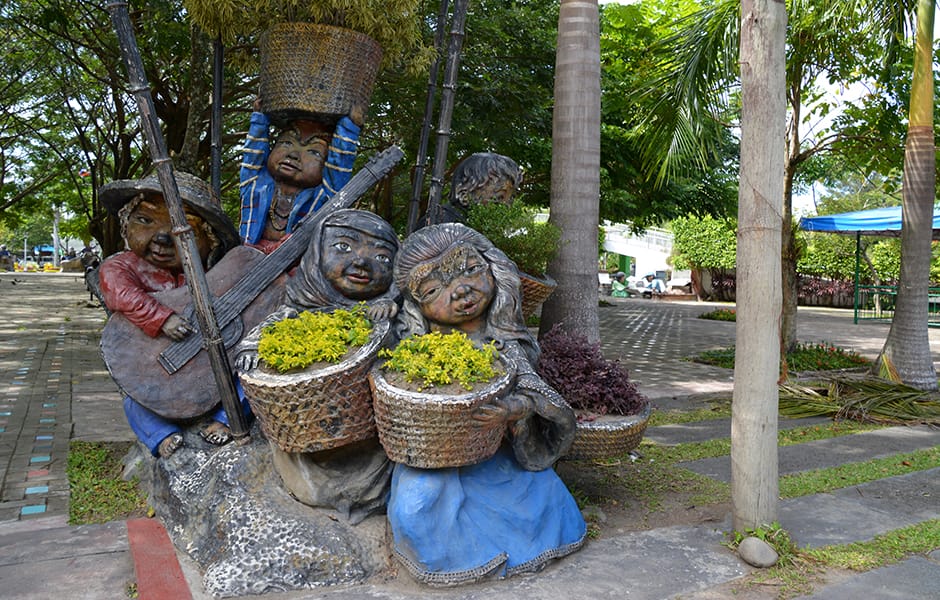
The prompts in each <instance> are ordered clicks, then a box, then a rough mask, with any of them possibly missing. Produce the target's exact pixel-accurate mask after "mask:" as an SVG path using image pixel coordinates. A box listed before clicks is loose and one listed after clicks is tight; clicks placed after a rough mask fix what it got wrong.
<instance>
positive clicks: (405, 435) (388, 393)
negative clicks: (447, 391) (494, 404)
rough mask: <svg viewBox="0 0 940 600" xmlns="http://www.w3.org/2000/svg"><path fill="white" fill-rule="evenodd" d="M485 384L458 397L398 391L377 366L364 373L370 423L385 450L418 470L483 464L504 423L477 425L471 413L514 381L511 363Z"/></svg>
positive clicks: (497, 442)
mask: <svg viewBox="0 0 940 600" xmlns="http://www.w3.org/2000/svg"><path fill="white" fill-rule="evenodd" d="M501 363H502V365H503V368H504V372H503V373H502V374H501V375H499V376H498V377H497V378H496V379H495V380H494V381H493V382H491V383H490V384H489V385H488V386H487V387H485V388H483V389H481V390H479V391H476V392H470V393H466V394H461V395H457V396H454V395H441V394H433V393H427V392H414V391H411V390H405V389H401V388H399V387H395V386H393V385H392V384H390V383H389V381H388V380H387V379H386V378H385V376H384V374H383V373H382V369H381V368H380V366H379V365H376V366H375V367H373V368H372V371H371V372H370V373H369V382H370V383H371V385H372V397H373V402H374V406H375V423H376V425H377V426H378V430H379V441H380V442H381V443H382V447H383V448H385V453H386V454H388V457H389V458H390V459H392V460H393V461H395V462H398V463H402V464H405V465H408V466H409V467H416V468H419V469H439V468H443V467H460V466H464V465H472V464H476V463H480V462H483V461H484V460H486V459H488V458H489V457H491V456H493V454H495V453H496V451H497V450H498V449H499V445H500V443H501V442H502V439H503V436H504V435H505V433H506V425H505V423H500V424H498V425H492V426H486V427H480V426H478V425H475V424H474V421H473V419H472V418H471V416H470V415H471V413H472V412H473V410H474V409H475V408H476V407H478V406H482V405H483V404H486V403H488V402H491V401H492V400H494V399H496V398H500V397H502V396H504V395H505V394H506V393H507V392H508V391H509V389H510V388H511V386H512V384H513V382H514V381H515V369H514V367H513V366H512V365H511V364H509V363H507V362H505V361H501Z"/></svg>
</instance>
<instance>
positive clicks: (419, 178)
mask: <svg viewBox="0 0 940 600" xmlns="http://www.w3.org/2000/svg"><path fill="white" fill-rule="evenodd" d="M449 6H450V3H449V1H448V0H441V8H440V11H439V12H438V13H437V30H435V32H434V51H435V53H436V56H435V57H434V62H433V63H431V72H430V74H429V75H428V97H427V100H425V103H424V120H423V121H422V122H421V138H420V141H419V142H418V154H417V157H416V158H415V175H414V182H413V184H412V186H411V205H410V206H409V209H408V230H407V231H408V234H409V235H410V234H411V233H413V232H414V230H415V229H417V228H418V212H419V211H420V209H421V192H422V191H423V190H424V165H425V163H426V162H427V160H428V138H429V137H430V136H431V118H432V117H433V115H434V100H435V97H436V96H437V76H438V71H439V70H440V66H441V49H442V48H443V46H444V28H445V27H446V26H447V10H448V8H449Z"/></svg>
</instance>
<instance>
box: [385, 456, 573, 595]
mask: <svg viewBox="0 0 940 600" xmlns="http://www.w3.org/2000/svg"><path fill="white" fill-rule="evenodd" d="M388 520H389V522H390V524H391V528H392V534H393V535H394V538H395V553H396V555H397V556H398V557H399V559H400V560H401V561H402V562H403V563H404V564H405V566H406V567H407V568H408V570H409V571H410V572H411V574H412V575H413V576H414V577H415V578H416V579H418V580H419V581H422V582H424V583H428V584H432V585H433V584H438V585H453V584H456V583H466V582H470V581H474V580H477V579H480V578H483V577H485V576H487V575H490V574H495V575H497V576H500V577H507V576H510V575H514V574H516V573H523V572H527V571H537V570H539V569H541V568H542V567H543V566H544V565H545V563H546V562H548V561H549V560H551V559H553V558H558V557H561V556H565V555H566V554H569V553H571V552H574V551H575V550H577V549H578V548H580V547H581V545H582V544H583V543H584V539H585V534H586V532H587V525H586V524H585V522H584V518H583V517H582V516H581V511H580V510H578V505H577V503H576V502H575V500H574V498H573V497H572V496H571V493H569V492H568V489H567V488H566V487H565V484H564V483H563V482H562V481H561V479H560V478H559V477H558V475H557V474H556V473H555V471H554V469H545V470H544V471H526V470H525V469H523V468H522V467H521V466H519V463H517V462H516V460H515V458H513V455H512V451H511V450H510V449H509V448H508V447H507V446H506V445H503V447H502V448H500V450H499V451H498V452H497V453H496V454H495V455H494V456H493V457H492V458H490V459H489V460H487V461H485V462H483V463H480V464H477V465H471V466H468V467H458V468H448V469H415V468H412V467H407V466H405V465H402V464H396V465H395V470H394V472H393V474H392V488H391V494H390V498H389V504H388Z"/></svg>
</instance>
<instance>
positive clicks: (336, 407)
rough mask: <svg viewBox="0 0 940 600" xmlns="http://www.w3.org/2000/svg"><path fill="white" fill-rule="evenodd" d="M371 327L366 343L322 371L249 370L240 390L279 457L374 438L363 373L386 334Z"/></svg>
mask: <svg viewBox="0 0 940 600" xmlns="http://www.w3.org/2000/svg"><path fill="white" fill-rule="evenodd" d="M389 329H390V327H389V324H388V322H384V323H380V324H377V325H375V327H374V328H373V331H372V337H371V339H370V341H369V343H368V344H366V345H365V346H362V347H361V348H360V349H359V350H358V351H357V352H355V353H354V354H353V355H352V356H350V357H349V358H347V359H346V360H345V361H343V362H340V363H337V364H335V365H331V366H329V367H326V368H323V369H317V370H313V369H308V370H305V371H302V372H300V373H287V374H283V375H281V374H275V373H270V372H265V371H262V370H261V369H257V368H256V369H253V370H251V371H250V372H248V373H243V374H241V382H242V387H243V388H244V390H245V396H246V397H247V398H248V403H249V404H250V405H251V410H252V412H254V414H255V416H257V417H258V421H259V422H260V424H261V431H262V432H264V435H265V437H267V438H268V439H269V440H271V441H272V442H274V443H275V444H277V446H278V447H279V448H280V449H281V450H283V451H284V452H316V451H319V450H328V449H330V448H338V447H340V446H345V445H347V444H352V443H354V442H358V441H361V440H365V439H368V438H370V437H374V436H375V435H376V430H375V420H374V418H373V413H372V393H371V391H370V388H369V380H368V374H369V369H371V367H372V363H373V362H374V361H375V358H376V355H377V354H378V351H379V349H380V348H381V347H382V344H383V343H384V340H385V337H386V336H387V335H388V332H389Z"/></svg>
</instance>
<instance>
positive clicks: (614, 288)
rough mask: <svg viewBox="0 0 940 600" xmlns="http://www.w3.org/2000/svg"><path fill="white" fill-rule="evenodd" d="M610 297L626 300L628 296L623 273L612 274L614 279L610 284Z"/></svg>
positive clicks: (625, 278)
mask: <svg viewBox="0 0 940 600" xmlns="http://www.w3.org/2000/svg"><path fill="white" fill-rule="evenodd" d="M610 295H611V296H613V297H614V298H628V297H629V296H630V292H629V288H628V287H627V275H626V273H624V272H623V271H617V272H616V273H614V277H613V279H612V280H611V282H610Z"/></svg>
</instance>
